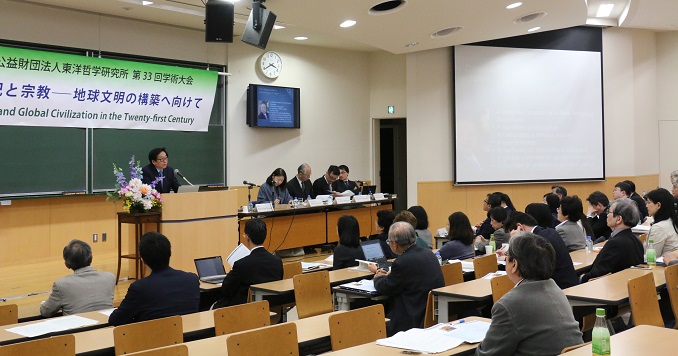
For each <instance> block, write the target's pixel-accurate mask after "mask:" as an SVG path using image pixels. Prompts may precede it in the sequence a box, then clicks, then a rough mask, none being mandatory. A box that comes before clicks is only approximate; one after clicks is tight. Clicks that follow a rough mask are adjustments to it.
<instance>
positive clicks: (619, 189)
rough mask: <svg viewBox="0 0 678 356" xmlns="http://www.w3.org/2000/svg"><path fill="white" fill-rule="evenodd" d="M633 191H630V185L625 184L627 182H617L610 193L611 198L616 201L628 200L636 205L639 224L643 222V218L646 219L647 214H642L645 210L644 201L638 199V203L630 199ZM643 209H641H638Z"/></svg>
mask: <svg viewBox="0 0 678 356" xmlns="http://www.w3.org/2000/svg"><path fill="white" fill-rule="evenodd" d="M632 193H633V191H632V190H631V185H630V184H629V183H627V181H623V182H619V183H617V184H615V185H614V190H613V191H612V197H613V198H614V199H615V200H617V199H620V198H629V199H631V200H633V202H634V203H636V206H637V207H638V213H639V214H640V222H643V221H644V220H645V217H647V214H645V215H644V214H643V210H647V207H645V201H643V200H642V199H640V200H641V201H640V202H637V201H636V200H634V199H632V198H631V194H632ZM641 206H642V207H644V208H643V209H641V208H640V207H641Z"/></svg>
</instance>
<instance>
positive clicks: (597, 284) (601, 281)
mask: <svg viewBox="0 0 678 356" xmlns="http://www.w3.org/2000/svg"><path fill="white" fill-rule="evenodd" d="M647 273H653V274H654V284H655V286H656V287H657V289H658V290H659V289H661V288H664V286H666V278H665V276H664V267H659V266H657V267H655V268H654V269H653V270H651V271H650V270H644V269H633V268H628V269H625V270H623V271H620V272H617V273H613V274H611V275H608V276H604V277H601V278H598V279H596V280H593V281H589V282H586V283H582V284H580V285H577V286H574V287H570V288H567V289H564V290H563V292H564V293H565V295H566V296H567V299H568V301H569V302H570V305H572V306H573V307H579V306H601V305H620V304H623V303H626V302H628V300H629V291H628V281H629V279H632V278H636V277H640V276H642V275H644V274H647Z"/></svg>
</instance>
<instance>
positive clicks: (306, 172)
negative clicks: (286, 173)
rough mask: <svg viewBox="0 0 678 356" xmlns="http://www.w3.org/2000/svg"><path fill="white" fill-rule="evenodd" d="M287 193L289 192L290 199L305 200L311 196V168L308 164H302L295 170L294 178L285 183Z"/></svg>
mask: <svg viewBox="0 0 678 356" xmlns="http://www.w3.org/2000/svg"><path fill="white" fill-rule="evenodd" d="M287 191H288V192H290V195H291V196H292V198H301V199H306V198H308V197H309V196H311V194H313V187H312V185H311V166H309V165H308V163H303V164H302V165H301V166H299V168H297V175H296V177H294V178H292V179H290V181H289V182H287Z"/></svg>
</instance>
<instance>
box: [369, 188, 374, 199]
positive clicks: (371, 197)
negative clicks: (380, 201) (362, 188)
mask: <svg viewBox="0 0 678 356" xmlns="http://www.w3.org/2000/svg"><path fill="white" fill-rule="evenodd" d="M368 193H369V194H370V200H374V195H372V189H370V190H369V191H368Z"/></svg>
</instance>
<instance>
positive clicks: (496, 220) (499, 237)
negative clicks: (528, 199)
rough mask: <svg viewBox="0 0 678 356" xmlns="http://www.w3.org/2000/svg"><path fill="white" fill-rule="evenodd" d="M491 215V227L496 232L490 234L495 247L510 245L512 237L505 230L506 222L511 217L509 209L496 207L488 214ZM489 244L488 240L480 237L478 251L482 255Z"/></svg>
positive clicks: (477, 243) (478, 237) (478, 238)
mask: <svg viewBox="0 0 678 356" xmlns="http://www.w3.org/2000/svg"><path fill="white" fill-rule="evenodd" d="M488 214H489V215H490V225H492V228H493V229H494V232H493V233H491V234H490V239H491V238H492V237H494V241H495V245H496V247H497V249H500V248H501V245H502V244H505V243H508V241H509V239H510V238H511V236H509V234H508V233H507V232H506V231H505V230H504V221H506V218H507V217H508V216H509V215H510V214H509V209H507V208H502V207H496V208H492V210H490V211H489V213H488ZM488 243H489V240H486V239H485V238H484V237H482V236H480V235H478V236H477V237H476V249H477V250H478V251H480V252H481V253H484V252H485V246H487V244H488Z"/></svg>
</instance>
